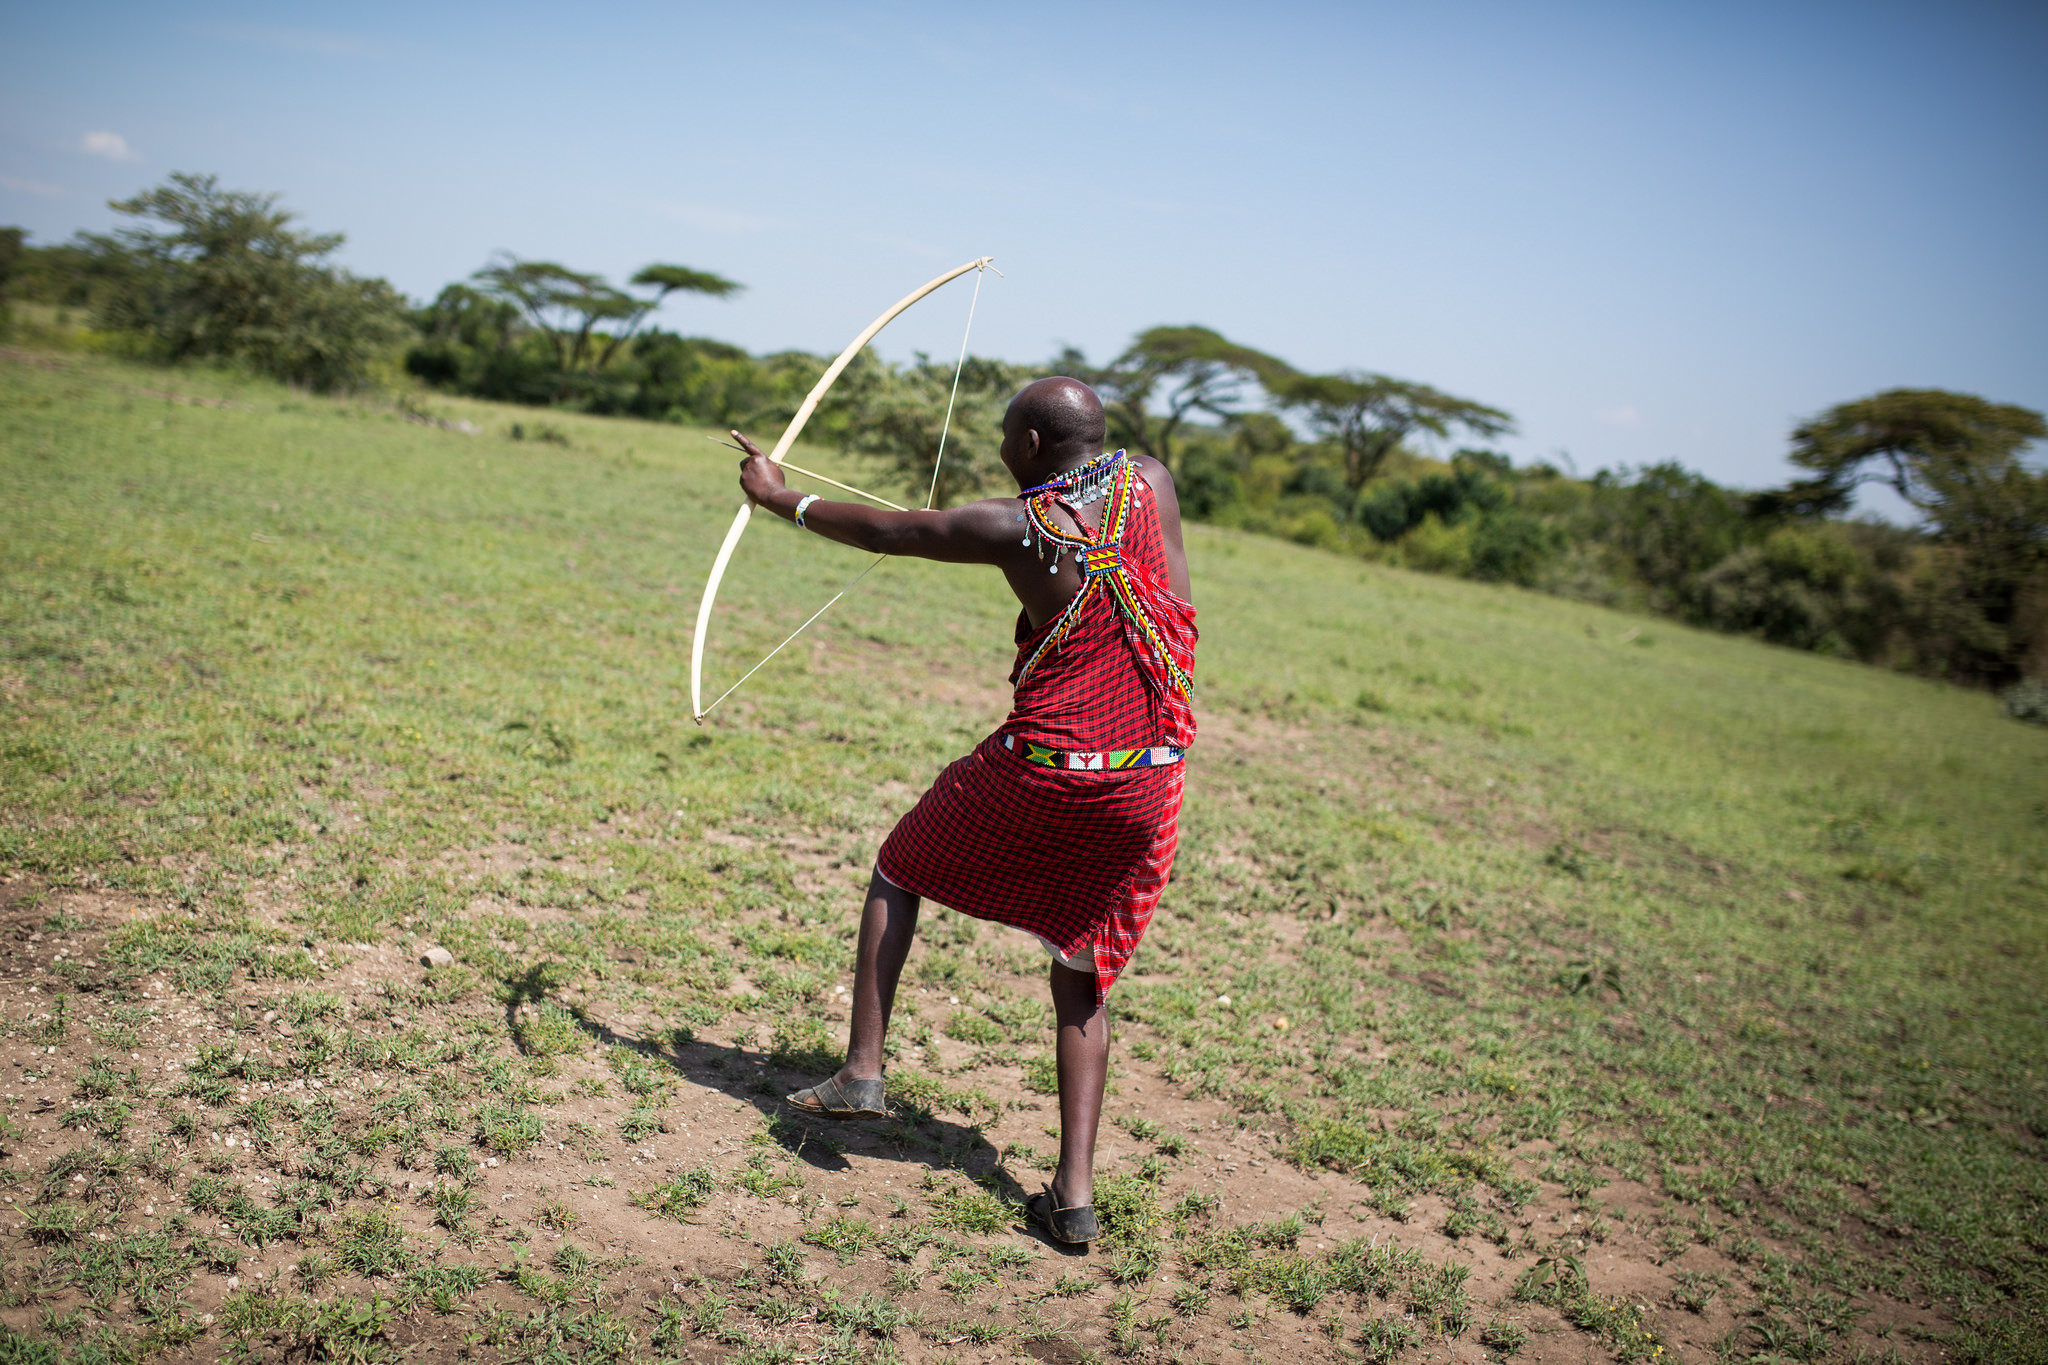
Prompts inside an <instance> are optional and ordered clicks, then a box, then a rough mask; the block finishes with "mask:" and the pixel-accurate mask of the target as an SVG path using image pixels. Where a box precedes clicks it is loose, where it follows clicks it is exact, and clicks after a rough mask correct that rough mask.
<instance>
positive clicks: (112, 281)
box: [84, 173, 405, 392]
mask: <svg viewBox="0 0 2048 1365" xmlns="http://www.w3.org/2000/svg"><path fill="white" fill-rule="evenodd" d="M112 207H113V209H114V210H115V211H116V212H117V213H123V214H127V215H128V216H129V217H131V218H135V219H142V220H154V221H156V222H159V223H162V224H164V225H165V229H164V230H151V229H147V228H142V227H125V228H121V229H119V230H118V231H116V232H115V233H114V234H113V235H112V236H110V237H89V238H86V239H84V241H85V244H86V246H87V247H88V249H89V250H90V251H91V253H92V254H93V255H94V256H95V257H96V262H95V269H96V273H97V274H98V275H99V276H101V277H102V278H103V279H104V281H105V284H104V286H103V287H102V288H101V289H100V290H98V291H97V292H98V294H99V297H100V310H99V311H100V321H101V323H102V325H104V326H106V327H108V328H109V329H111V330H113V331H117V332H125V333H128V334H129V335H131V336H136V337H139V338H141V339H143V341H144V342H145V344H146V345H147V346H149V347H150V348H151V349H153V350H155V351H156V352H157V353H158V354H160V355H161V356H163V357H164V358H165V359H168V360H185V359H217V360H235V361H241V362H243V363H245V364H248V365H250V366H251V367H252V368H254V369H256V370H258V371H260V372H262V373H264V374H267V375H270V376H271V377H273V378H276V379H282V380H284V381H285V382H287V383H291V384H303V385H305V386H307V387H308V388H312V389H315V390H319V391H321V392H327V391H331V390H335V389H350V388H355V387H358V386H360V385H361V384H362V383H363V382H364V381H365V379H366V378H367V376H368V371H369V364H370V361H371V359H372V358H373V357H374V356H376V355H377V354H378V353H379V352H381V351H382V350H384V349H385V348H386V347H388V346H390V345H392V344H394V343H395V342H396V341H397V340H398V339H399V337H400V336H401V335H403V332H404V322H405V312H404V308H405V305H404V301H403V300H402V299H401V298H400V297H399V294H398V292H397V291H396V290H394V289H393V288H392V287H391V286H390V285H389V284H386V283H385V282H384V281H383V280H370V279H361V278H358V277H357V276H355V275H351V274H350V273H349V272H348V271H346V270H341V269H339V268H337V267H334V266H330V265H326V264H323V262H324V261H325V259H326V258H327V257H328V256H331V255H332V254H333V253H334V252H335V250H336V249H337V248H339V247H340V246H341V244H342V240H343V239H342V235H341V234H340V233H338V232H336V233H325V234H317V235H316V234H309V233H304V232H300V231H297V230H296V229H294V228H292V227H291V226H290V224H291V222H292V219H293V216H294V215H292V214H290V213H285V212H282V211H280V210H279V209H278V208H277V196H276V195H265V194H248V193H243V192H241V191H236V190H224V189H221V188H220V186H219V182H218V181H216V180H215V178H214V177H213V176H210V175H190V174H185V173H178V174H174V175H172V176H171V178H170V179H169V180H168V181H166V182H165V183H164V184H162V185H159V186H157V187H156V188H154V189H150V190H146V191H144V192H143V193H141V194H139V195H137V196H135V197H134V198H133V199H125V200H118V201H116V202H115V203H114V204H113V205H112Z"/></svg>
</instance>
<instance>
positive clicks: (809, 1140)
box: [515, 1006, 1025, 1219]
mask: <svg viewBox="0 0 2048 1365" xmlns="http://www.w3.org/2000/svg"><path fill="white" fill-rule="evenodd" d="M515 1008H516V1006H515ZM576 1023H577V1027H578V1028H580V1029H581V1030H582V1031H583V1032H584V1033H585V1034H587V1035H588V1036H589V1037H590V1038H591V1039H593V1040H594V1041H596V1042H598V1043H599V1044H601V1045H603V1046H605V1047H607V1048H611V1047H620V1048H626V1049H629V1050H631V1051H632V1052H634V1053H636V1054H638V1055H639V1056H641V1057H644V1058H647V1059H649V1060H651V1061H659V1062H661V1063H663V1064H665V1066H666V1067H667V1068H668V1069H669V1070H670V1071H672V1072H673V1073H674V1074H675V1075H676V1076H677V1077H679V1078H680V1079H681V1080H682V1081H683V1082H684V1083H685V1084H687V1085H694V1086H697V1087H699V1088H701V1089H704V1090H710V1091H716V1092H718V1093H719V1094H722V1095H726V1096H728V1097H730V1098H732V1099H735V1100H738V1101H740V1102H741V1103H743V1104H747V1105H751V1106H752V1107H753V1108H754V1109H755V1110H756V1111H758V1112H759V1113H760V1114H761V1115H762V1117H763V1118H764V1119H765V1120H766V1121H767V1129H766V1131H767V1135H768V1137H769V1138H770V1139H771V1140H772V1141H773V1142H774V1143H775V1144H776V1145H777V1146H778V1147H780V1148H782V1150H783V1151H785V1152H787V1153H789V1154H790V1155H791V1156H792V1157H795V1158H796V1159H798V1160H800V1161H802V1162H804V1163H805V1164H806V1165H808V1166H811V1167H813V1168H814V1169H817V1170H820V1171H833V1172H840V1171H848V1170H851V1169H852V1163H851V1162H849V1161H848V1160H847V1159H846V1154H847V1153H848V1152H858V1153H860V1154H862V1155H864V1156H867V1157H870V1158H873V1159H876V1160H884V1161H895V1162H900V1163H902V1164H904V1165H911V1166H929V1167H931V1168H932V1169H934V1170H952V1171H958V1172H960V1173H961V1174H962V1175H964V1176H966V1177H967V1178H968V1179H969V1180H971V1181H973V1182H974V1183H975V1184H976V1185H978V1186H980V1187H981V1188H982V1189H984V1190H986V1191H988V1192H989V1193H990V1194H993V1195H995V1196H996V1197H997V1198H999V1199H1003V1200H1005V1201H1007V1202H1008V1203H1010V1204H1012V1205H1015V1206H1016V1208H1017V1209H1018V1211H1019V1217H1020V1219H1021V1217H1022V1210H1023V1205H1024V1197H1025V1190H1024V1187H1023V1186H1022V1185H1021V1184H1019V1183H1018V1181H1017V1179H1016V1177H1015V1176H1013V1175H1011V1173H1010V1171H1009V1169H1008V1168H1007V1167H1006V1166H1004V1164H1003V1162H1002V1159H1001V1154H1000V1153H999V1152H998V1151H997V1150H996V1147H995V1145H994V1144H993V1143H991V1142H990V1141H989V1140H988V1138H987V1137H986V1136H984V1134H983V1132H982V1129H981V1127H980V1126H979V1125H975V1124H963V1123H957V1122H954V1121H953V1120H951V1119H947V1118H942V1117H940V1113H939V1111H938V1110H936V1109H934V1108H933V1107H932V1105H931V1104H930V1103H929V1102H927V1101H926V1100H925V1099H923V1098H912V1097H910V1096H906V1095H901V1094H891V1095H890V1097H889V1106H890V1108H891V1110H892V1113H891V1116H890V1117H889V1118H886V1119H874V1120H854V1121H849V1122H831V1121H822V1120H819V1119H815V1118H810V1117H807V1116H802V1115H798V1114H796V1113H793V1112H792V1111H791V1110H790V1108H789V1106H788V1105H787V1104H786V1103H785V1102H784V1100H783V1096H785V1095H787V1094H789V1093H791V1092H792V1091H796V1090H800V1089H802V1088H804V1087H805V1086H809V1085H815V1084H816V1083H817V1082H818V1081H820V1080H822V1079H823V1078H825V1077H826V1076H829V1075H831V1074H832V1073H833V1072H835V1071H837V1070H838V1069H839V1064H840V1058H839V1056H838V1055H837V1054H836V1053H828V1052H825V1051H823V1050H822V1049H816V1048H807V1049H803V1050H800V1051H795V1052H783V1051H767V1052H763V1051H760V1050H758V1049H753V1048H745V1047H739V1046H735V1045H729V1044H724V1043H713V1042H706V1041H703V1040H701V1039H690V1040H687V1041H685V1040H683V1039H680V1038H678V1037H676V1036H674V1035H673V1034H671V1035H669V1036H668V1037H661V1036H656V1037H653V1038H648V1037H643V1036H638V1035H634V1034H629V1033H621V1032H619V1031H617V1030H615V1029H613V1028H611V1027H609V1026H608V1025H605V1024H602V1023H599V1022H598V1021H596V1020H593V1019H590V1018H587V1017H578V1018H577V1021H576ZM917 1089H918V1091H919V1092H920V1095H924V1094H929V1093H930V1092H931V1091H933V1090H936V1089H938V1087H936V1086H931V1085H929V1084H926V1085H920V1086H918V1087H917Z"/></svg>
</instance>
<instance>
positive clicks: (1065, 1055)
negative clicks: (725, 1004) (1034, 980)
mask: <svg viewBox="0 0 2048 1365" xmlns="http://www.w3.org/2000/svg"><path fill="white" fill-rule="evenodd" d="M1050 975H1051V984H1052V1008H1053V1014H1054V1016H1055V1017H1056V1018H1057V1020H1058V1022H1059V1035H1058V1041H1057V1044H1056V1046H1055V1051H1056V1054H1057V1056H1058V1060H1059V1074H1060V1168H1059V1170H1058V1171H1056V1172H1054V1174H1053V1178H1052V1193H1053V1202H1054V1203H1056V1204H1058V1205H1059V1207H1061V1208H1063V1209H1077V1208H1081V1207H1084V1206H1085V1205H1088V1204H1092V1203H1094V1202H1095V1129H1096V1126H1097V1125H1098V1124H1099V1123H1101V1121H1102V1087H1103V1084H1104V1083H1105V1082H1106V1081H1108V1079H1109V1002H1108V1001H1107V1000H1105V1001H1104V1002H1103V1003H1102V1004H1101V1005H1099V1006H1098V1005H1097V1004H1096V1003H1095V973H1094V972H1077V971H1075V970H1074V969H1073V968H1072V967H1062V966H1061V965H1060V964H1059V963H1057V962H1055V963H1053V964H1052V965H1051V972H1050Z"/></svg>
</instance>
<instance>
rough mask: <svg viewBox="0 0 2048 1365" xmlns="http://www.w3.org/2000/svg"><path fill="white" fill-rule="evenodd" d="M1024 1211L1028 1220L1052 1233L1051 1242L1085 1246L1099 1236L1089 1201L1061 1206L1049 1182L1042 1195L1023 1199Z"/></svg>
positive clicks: (1100, 1230)
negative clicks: (1071, 1207)
mask: <svg viewBox="0 0 2048 1365" xmlns="http://www.w3.org/2000/svg"><path fill="white" fill-rule="evenodd" d="M1024 1212H1025V1213H1026V1214H1028V1215H1030V1218H1031V1221H1032V1222H1034V1223H1036V1224H1037V1225H1038V1226H1040V1227H1042V1228H1044V1229H1045V1230H1046V1231H1047V1232H1048V1233H1050V1234H1052V1239H1053V1240H1054V1241H1055V1242H1064V1243H1066V1244H1067V1245H1068V1246H1085V1245H1086V1244H1088V1243H1089V1242H1092V1241H1094V1240H1095V1239H1096V1238H1098V1237H1100V1236H1101V1235H1102V1227H1101V1225H1100V1224H1098V1223H1097V1222H1096V1221H1095V1206H1094V1205H1093V1204H1083V1205H1082V1206H1081V1207H1079V1208H1075V1209H1063V1208H1061V1207H1060V1206H1059V1201H1058V1199H1057V1198H1056V1197H1055V1196H1054V1195H1053V1192H1052V1186H1050V1185H1047V1186H1046V1187H1045V1191H1044V1192H1043V1193H1042V1194H1034V1195H1032V1196H1031V1197H1030V1198H1029V1199H1027V1200H1025V1201H1024Z"/></svg>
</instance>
